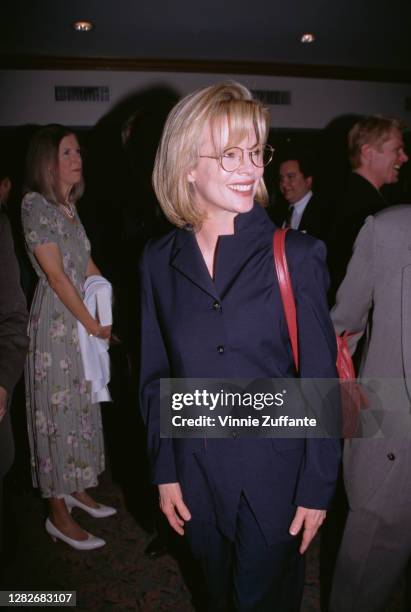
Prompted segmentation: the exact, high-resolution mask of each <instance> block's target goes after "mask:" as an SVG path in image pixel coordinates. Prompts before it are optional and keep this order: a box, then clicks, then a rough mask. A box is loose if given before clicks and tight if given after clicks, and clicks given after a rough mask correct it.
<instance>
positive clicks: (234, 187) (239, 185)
mask: <svg viewBox="0 0 411 612" xmlns="http://www.w3.org/2000/svg"><path fill="white" fill-rule="evenodd" d="M228 187H229V189H232V190H233V191H241V192H242V193H247V192H249V191H252V190H253V187H254V183H247V184H246V185H245V184H244V183H237V184H235V185H228Z"/></svg>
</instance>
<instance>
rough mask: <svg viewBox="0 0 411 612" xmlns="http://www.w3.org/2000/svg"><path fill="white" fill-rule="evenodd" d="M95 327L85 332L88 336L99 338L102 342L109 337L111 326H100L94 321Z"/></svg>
mask: <svg viewBox="0 0 411 612" xmlns="http://www.w3.org/2000/svg"><path fill="white" fill-rule="evenodd" d="M95 324H96V325H95V326H93V327H91V328H89V329H88V330H87V332H88V334H89V336H94V337H95V338H101V339H102V340H107V339H108V338H110V336H111V325H100V323H99V322H98V321H95Z"/></svg>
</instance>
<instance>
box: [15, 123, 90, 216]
mask: <svg viewBox="0 0 411 612" xmlns="http://www.w3.org/2000/svg"><path fill="white" fill-rule="evenodd" d="M72 135H73V136H75V134H74V132H73V130H70V129H68V128H66V127H64V126H62V125H58V124H50V125H46V126H45V127H42V128H40V129H39V130H38V131H37V132H36V133H35V134H34V136H33V137H32V139H31V141H30V144H29V148H28V150H27V156H26V172H25V181H24V191H25V192H27V191H37V192H38V193H41V194H42V195H43V196H44V197H45V198H46V200H48V201H49V202H50V203H51V204H54V205H56V206H57V205H58V204H61V203H64V197H63V194H62V193H61V192H60V187H59V183H58V179H57V165H58V153H59V146H60V143H61V141H62V140H63V138H65V137H66V136H72ZM83 192H84V182H83V178H82V179H81V180H80V182H79V183H77V184H76V185H73V187H72V189H71V190H70V193H69V196H68V199H69V202H70V203H72V204H75V203H76V202H77V201H78V200H79V199H80V198H81V196H82V195H83Z"/></svg>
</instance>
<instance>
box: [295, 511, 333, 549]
mask: <svg viewBox="0 0 411 612" xmlns="http://www.w3.org/2000/svg"><path fill="white" fill-rule="evenodd" d="M326 514H327V512H326V511H325V510H315V509H311V508H304V507H303V506H298V508H297V511H296V513H295V516H294V519H293V522H292V523H291V525H290V533H291V535H293V536H296V535H297V534H298V533H299V532H300V531H301V529H302V527H303V525H304V531H303V535H302V538H301V546H300V553H301V554H304V553H305V551H306V550H307V548H308V547H309V545H310V544H311V541H312V540H313V538H314V536H315V534H316V533H317V531H318V530H319V528H320V527H321V525H322V523H323V522H324V519H325V516H326Z"/></svg>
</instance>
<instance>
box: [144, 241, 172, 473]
mask: <svg viewBox="0 0 411 612" xmlns="http://www.w3.org/2000/svg"><path fill="white" fill-rule="evenodd" d="M149 248H150V243H149V244H148V245H147V246H146V248H145V250H144V253H143V256H142V259H141V264H140V284H141V347H140V349H141V352H140V407H141V412H142V416H143V420H144V423H145V426H146V431H147V447H148V454H149V460H150V463H151V468H152V480H153V482H154V484H164V483H171V482H177V473H176V468H175V462H174V452H173V440H172V439H171V438H160V378H168V377H169V376H170V366H169V361H168V357H167V352H166V347H165V344H164V340H163V336H162V332H161V328H160V323H159V321H158V317H157V309H156V305H155V300H154V295H153V288H152V282H151V275H150V269H149V268H150V253H149Z"/></svg>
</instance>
